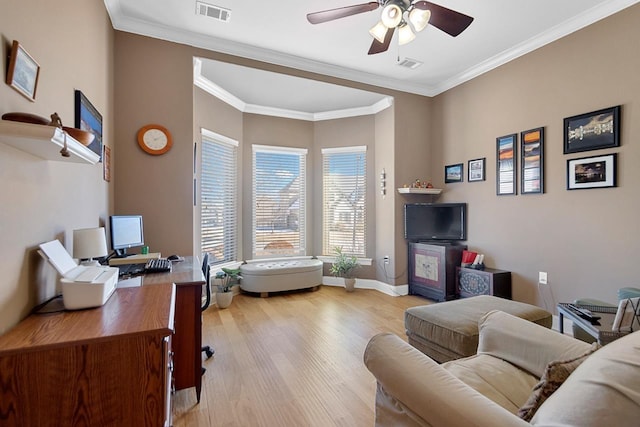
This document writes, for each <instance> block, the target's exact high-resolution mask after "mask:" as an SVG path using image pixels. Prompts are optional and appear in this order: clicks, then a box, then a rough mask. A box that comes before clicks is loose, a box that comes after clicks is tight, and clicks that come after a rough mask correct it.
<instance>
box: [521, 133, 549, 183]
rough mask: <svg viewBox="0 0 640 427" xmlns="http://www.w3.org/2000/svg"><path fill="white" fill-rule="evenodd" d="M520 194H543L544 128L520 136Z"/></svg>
mask: <svg viewBox="0 0 640 427" xmlns="http://www.w3.org/2000/svg"><path fill="white" fill-rule="evenodd" d="M520 145H521V150H520V151H521V153H522V154H521V158H520V167H521V168H522V173H521V175H520V176H521V185H520V194H540V193H544V128H536V129H531V130H527V131H524V132H522V133H521V134H520Z"/></svg>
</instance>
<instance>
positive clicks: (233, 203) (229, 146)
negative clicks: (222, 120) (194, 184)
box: [199, 128, 240, 266]
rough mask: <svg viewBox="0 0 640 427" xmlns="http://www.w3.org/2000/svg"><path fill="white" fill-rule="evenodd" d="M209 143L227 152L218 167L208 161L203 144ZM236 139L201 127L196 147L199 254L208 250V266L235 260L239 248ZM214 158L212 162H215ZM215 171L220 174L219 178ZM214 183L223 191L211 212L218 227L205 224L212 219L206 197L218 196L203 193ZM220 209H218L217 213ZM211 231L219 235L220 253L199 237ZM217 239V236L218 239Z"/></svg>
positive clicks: (217, 196) (221, 264) (217, 197)
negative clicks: (218, 205) (223, 161)
mask: <svg viewBox="0 0 640 427" xmlns="http://www.w3.org/2000/svg"><path fill="white" fill-rule="evenodd" d="M208 144H213V145H215V146H217V148H218V149H226V150H230V151H228V152H227V153H225V154H227V155H228V157H229V158H228V159H226V162H227V164H226V165H224V168H223V169H221V168H220V164H219V163H218V164H215V165H214V164H213V163H212V164H209V159H208V154H207V151H208V150H209V148H207V147H206V146H207V145H208ZM238 146H239V143H238V141H236V140H234V139H232V138H229V137H226V136H224V135H220V134H218V133H215V132H212V131H210V130H207V129H204V128H203V129H201V148H200V236H199V238H200V250H201V252H202V253H204V252H205V251H206V252H209V263H210V264H211V265H217V266H223V265H226V264H229V263H235V262H237V260H238V253H239V250H240V242H239V237H238V236H239V233H238V228H239V220H238V218H239V215H238V197H237V195H238V185H239V184H238ZM219 161H220V159H217V160H216V162H219ZM219 172H222V173H223V174H224V176H222V177H220V176H219V174H218V173H219ZM211 185H215V188H217V189H223V190H224V192H225V193H224V194H223V195H222V196H221V197H222V200H216V201H215V202H217V203H218V204H220V203H222V204H223V206H222V208H221V209H219V210H218V211H216V212H217V214H216V215H215V218H216V219H215V221H216V223H217V224H221V226H222V229H221V230H214V229H213V228H209V229H208V227H211V226H210V225H205V224H204V223H205V222H207V221H209V222H210V221H212V220H213V217H212V213H211V212H206V209H208V208H207V204H208V202H207V198H215V199H220V195H215V194H209V195H208V194H205V192H207V188H208V186H211ZM220 211H221V212H220ZM207 232H215V233H221V234H222V240H223V243H222V255H221V256H220V255H218V254H217V252H216V251H213V250H211V248H210V247H209V245H207V244H206V243H205V241H204V240H203V235H204V234H203V233H207ZM218 240H219V239H218Z"/></svg>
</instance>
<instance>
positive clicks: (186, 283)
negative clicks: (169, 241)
mask: <svg viewBox="0 0 640 427" xmlns="http://www.w3.org/2000/svg"><path fill="white" fill-rule="evenodd" d="M139 277H140V278H141V279H142V283H141V285H142V287H147V286H150V285H157V284H166V283H174V284H175V286H176V309H175V310H176V314H175V321H174V334H173V339H172V348H173V353H174V355H173V361H174V370H173V378H174V381H175V388H176V390H182V389H184V388H189V387H195V388H196V397H197V399H198V402H200V392H201V390H202V310H201V307H202V285H204V283H205V280H204V275H203V273H202V266H201V265H200V261H199V260H198V258H197V257H185V260H184V261H181V262H174V263H173V265H172V271H171V272H170V273H152V274H145V275H142V276H139Z"/></svg>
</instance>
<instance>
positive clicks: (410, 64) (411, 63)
mask: <svg viewBox="0 0 640 427" xmlns="http://www.w3.org/2000/svg"><path fill="white" fill-rule="evenodd" d="M422 64H423V63H422V62H420V61H418V60H417V59H411V58H405V59H403V60H402V61H399V62H398V65H399V66H401V67H404V68H410V69H412V70H415V69H416V68H418V67H419V66H421V65H422Z"/></svg>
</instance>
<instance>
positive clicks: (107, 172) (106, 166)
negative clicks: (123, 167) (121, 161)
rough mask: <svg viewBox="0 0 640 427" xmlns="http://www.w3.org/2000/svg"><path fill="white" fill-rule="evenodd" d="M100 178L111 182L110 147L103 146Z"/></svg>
mask: <svg viewBox="0 0 640 427" xmlns="http://www.w3.org/2000/svg"><path fill="white" fill-rule="evenodd" d="M102 159H103V161H102V178H103V179H104V180H105V181H107V182H111V147H109V146H108V145H105V146H104V155H103V156H102Z"/></svg>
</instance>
